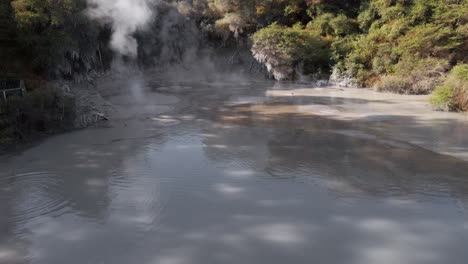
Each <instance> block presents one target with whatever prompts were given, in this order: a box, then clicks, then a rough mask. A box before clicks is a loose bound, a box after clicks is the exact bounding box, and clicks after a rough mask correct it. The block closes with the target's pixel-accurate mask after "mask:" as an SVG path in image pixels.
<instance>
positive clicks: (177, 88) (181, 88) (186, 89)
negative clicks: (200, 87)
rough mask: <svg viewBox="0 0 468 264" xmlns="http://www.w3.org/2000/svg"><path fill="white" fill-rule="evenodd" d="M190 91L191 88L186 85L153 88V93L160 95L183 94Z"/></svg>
mask: <svg viewBox="0 0 468 264" xmlns="http://www.w3.org/2000/svg"><path fill="white" fill-rule="evenodd" d="M192 89H193V87H192V86H186V85H170V86H159V87H158V86H155V87H154V88H153V90H154V91H156V92H161V93H184V92H190V91H191V90H192Z"/></svg>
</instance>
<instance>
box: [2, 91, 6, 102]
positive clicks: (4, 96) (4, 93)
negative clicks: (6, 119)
mask: <svg viewBox="0 0 468 264" xmlns="http://www.w3.org/2000/svg"><path fill="white" fill-rule="evenodd" d="M3 99H5V104H6V102H7V96H6V91H3Z"/></svg>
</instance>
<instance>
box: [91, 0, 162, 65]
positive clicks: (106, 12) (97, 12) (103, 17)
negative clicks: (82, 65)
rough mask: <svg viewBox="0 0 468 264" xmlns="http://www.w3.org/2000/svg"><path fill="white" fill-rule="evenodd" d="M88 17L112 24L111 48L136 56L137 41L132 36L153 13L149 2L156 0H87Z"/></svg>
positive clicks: (142, 27) (126, 54) (146, 22)
mask: <svg viewBox="0 0 468 264" xmlns="http://www.w3.org/2000/svg"><path fill="white" fill-rule="evenodd" d="M87 1H88V4H89V8H88V10H87V13H88V15H89V16H90V17H92V18H94V19H97V20H99V21H102V22H103V23H110V24H111V25H112V30H113V33H112V37H111V41H110V45H111V48H112V49H113V50H114V51H116V52H118V53H120V54H122V55H125V56H131V57H136V55H137V49H138V43H137V40H136V39H135V38H134V37H133V34H134V33H135V32H136V31H137V30H141V29H144V27H145V26H146V25H147V24H148V22H150V20H151V17H152V15H153V13H152V9H151V3H153V2H156V1H158V0H87Z"/></svg>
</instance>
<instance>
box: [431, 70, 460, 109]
mask: <svg viewBox="0 0 468 264" xmlns="http://www.w3.org/2000/svg"><path fill="white" fill-rule="evenodd" d="M430 102H431V104H432V105H433V106H434V107H435V108H436V109H439V110H450V111H468V64H460V65H458V66H455V67H454V68H453V69H452V70H451V71H450V74H449V75H448V76H447V78H446V79H445V81H444V83H443V84H442V85H440V86H438V87H437V88H436V89H435V90H434V92H433V93H432V96H431V99H430Z"/></svg>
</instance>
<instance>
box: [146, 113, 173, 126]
mask: <svg viewBox="0 0 468 264" xmlns="http://www.w3.org/2000/svg"><path fill="white" fill-rule="evenodd" d="M151 120H152V121H154V123H155V124H156V125H158V126H175V125H178V124H180V120H178V119H176V118H173V117H171V116H167V115H160V116H158V117H152V118H151Z"/></svg>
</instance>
